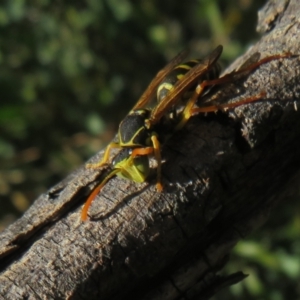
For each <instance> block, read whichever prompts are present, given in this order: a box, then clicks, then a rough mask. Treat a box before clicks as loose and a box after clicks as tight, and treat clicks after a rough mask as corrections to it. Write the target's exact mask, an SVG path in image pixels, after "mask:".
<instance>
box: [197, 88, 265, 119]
mask: <svg viewBox="0 0 300 300" xmlns="http://www.w3.org/2000/svg"><path fill="white" fill-rule="evenodd" d="M265 96H266V93H265V92H261V93H260V94H258V95H255V96H252V97H249V98H246V99H243V100H240V101H237V102H233V103H225V104H220V105H211V106H206V107H205V106H204V107H197V108H193V109H192V110H191V113H192V115H194V114H198V113H208V112H216V111H218V110H224V109H228V108H234V107H237V106H240V105H244V104H248V103H251V102H255V101H258V100H261V99H262V98H263V97H265Z"/></svg>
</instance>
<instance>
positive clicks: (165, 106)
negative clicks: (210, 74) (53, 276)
mask: <svg viewBox="0 0 300 300" xmlns="http://www.w3.org/2000/svg"><path fill="white" fill-rule="evenodd" d="M222 51H223V47H222V46H221V45H219V46H218V47H217V48H216V49H215V50H213V51H212V52H211V53H210V54H209V55H208V56H207V57H206V58H204V59H203V60H201V61H200V62H199V64H197V65H196V66H195V67H194V68H192V69H191V70H190V71H188V72H187V73H186V74H185V76H184V77H183V78H182V79H181V80H178V81H177V82H176V83H175V85H174V87H173V89H172V90H170V92H169V93H168V94H167V95H166V97H165V98H164V99H163V101H161V102H159V103H158V105H157V106H156V107H155V108H154V109H153V110H152V111H151V116H150V118H149V124H150V125H154V124H156V123H157V122H159V120H160V119H161V118H162V117H163V115H164V114H165V113H166V111H168V110H169V109H170V108H171V107H172V106H173V105H174V104H176V102H177V101H179V100H180V97H181V96H182V95H183V94H184V93H185V92H186V91H187V90H188V89H189V88H190V87H191V86H192V85H193V84H194V83H195V82H196V81H197V79H198V78H199V77H200V76H201V75H203V74H205V72H207V71H208V70H209V69H210V67H211V66H212V65H214V64H215V63H216V61H217V60H218V58H219V57H220V55H221V53H222Z"/></svg>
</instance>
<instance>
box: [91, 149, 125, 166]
mask: <svg viewBox="0 0 300 300" xmlns="http://www.w3.org/2000/svg"><path fill="white" fill-rule="evenodd" d="M113 148H121V146H120V144H117V143H110V144H109V145H108V146H107V148H106V149H105V152H104V154H103V158H102V160H101V161H100V162H98V163H95V164H87V165H86V168H89V169H97V168H100V167H102V166H103V165H105V164H106V163H107V162H108V159H109V153H110V150H111V149H113Z"/></svg>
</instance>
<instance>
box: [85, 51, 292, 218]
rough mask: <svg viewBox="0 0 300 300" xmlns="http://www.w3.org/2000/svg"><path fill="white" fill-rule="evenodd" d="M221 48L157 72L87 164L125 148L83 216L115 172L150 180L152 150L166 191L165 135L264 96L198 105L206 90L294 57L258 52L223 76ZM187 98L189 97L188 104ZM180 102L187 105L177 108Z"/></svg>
mask: <svg viewBox="0 0 300 300" xmlns="http://www.w3.org/2000/svg"><path fill="white" fill-rule="evenodd" d="M222 50H223V47H222V46H221V45H219V46H218V47H216V48H215V49H214V50H213V51H212V52H211V53H210V54H209V55H208V56H207V57H205V58H204V59H197V60H191V61H188V62H186V63H181V62H182V61H183V60H184V59H185V57H186V56H187V51H183V52H181V53H179V54H178V55H177V56H176V57H174V58H173V59H172V60H171V61H170V62H169V64H167V65H166V66H165V67H164V68H163V69H162V70H161V71H159V72H158V73H157V75H156V76H155V77H154V79H153V80H152V82H151V83H150V85H149V86H148V88H147V89H146V90H145V92H144V93H143V94H142V96H141V97H140V99H139V100H138V102H137V103H136V104H135V106H134V107H133V109H132V110H131V111H130V112H129V114H128V115H127V116H126V117H125V118H124V119H123V121H122V122H121V123H120V125H119V129H118V134H117V139H116V140H114V141H113V142H111V143H110V144H109V145H108V146H107V148H106V150H105V152H104V155H103V158H102V160H101V161H100V162H98V163H95V164H88V165H87V168H93V169H97V168H101V167H102V166H103V165H105V164H107V163H108V161H109V155H110V151H111V150H112V149H113V148H120V149H121V151H120V152H119V153H118V154H117V155H116V156H115V157H114V158H113V160H112V162H111V171H110V172H109V173H108V175H107V176H106V177H104V179H103V180H102V181H101V183H100V184H98V185H97V186H96V187H95V188H94V190H93V191H92V193H91V194H90V195H89V197H88V199H87V201H86V203H85V205H84V207H83V210H82V213H81V219H82V220H83V221H85V220H86V219H87V214H88V209H89V206H90V205H91V203H92V201H93V200H94V199H95V197H96V196H97V194H98V193H99V192H100V191H101V189H102V188H103V186H104V185H105V184H106V183H107V182H108V181H109V180H110V179H111V178H112V177H114V176H119V177H122V178H126V179H129V180H131V181H134V182H137V183H141V182H144V181H146V180H147V178H148V176H149V173H150V167H149V157H150V155H153V156H154V158H155V160H156V162H157V167H156V169H157V170H156V173H157V179H156V188H157V190H158V191H162V189H163V185H162V182H161V140H164V138H165V136H166V135H171V134H172V133H173V132H175V131H177V130H180V129H181V128H182V127H184V126H185V124H186V123H187V121H188V120H189V119H190V117H191V116H192V115H194V114H198V113H207V112H215V111H218V110H221V109H226V108H233V107H236V106H239V105H242V104H246V103H251V102H254V101H256V100H259V99H261V98H263V96H264V95H265V93H264V92H262V93H260V94H258V95H255V96H253V97H250V98H247V99H244V100H241V101H238V102H235V103H226V104H221V105H208V106H207V105H204V106H196V102H197V100H198V99H199V98H201V96H203V95H204V94H205V93H206V91H207V89H209V88H210V87H212V86H215V85H220V84H224V83H227V82H232V81H234V80H235V78H236V76H238V75H239V74H244V73H247V72H251V71H252V70H254V69H256V68H257V67H259V66H260V65H261V64H264V63H266V62H269V61H271V60H274V59H279V58H283V57H288V56H291V55H290V54H278V55H273V56H268V57H266V58H263V59H261V60H258V58H259V56H258V58H257V55H256V57H255V58H253V57H252V58H251V59H250V60H248V61H246V63H244V64H243V65H242V67H241V68H240V69H238V70H234V71H232V72H231V73H229V74H226V75H224V76H222V77H219V75H220V66H219V64H218V59H219V57H220V55H221V53H222ZM187 94H188V96H186V95H187ZM186 97H187V99H185V98H186ZM154 98H156V100H157V102H156V105H155V106H154V107H153V108H146V106H147V105H148V104H149V103H150V102H151V100H152V99H154ZM182 99H184V102H183V103H182ZM179 106H180V107H182V108H181V109H179V113H178V108H179ZM165 124H168V125H167V127H168V128H163V127H165ZM168 132H171V134H170V133H168ZM165 133H167V134H165Z"/></svg>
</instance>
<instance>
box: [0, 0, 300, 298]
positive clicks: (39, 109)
mask: <svg viewBox="0 0 300 300" xmlns="http://www.w3.org/2000/svg"><path fill="white" fill-rule="evenodd" d="M26 2H27V3H25V0H13V1H12V0H6V1H4V4H2V5H1V6H0V207H1V210H0V230H3V229H4V228H5V227H6V226H7V225H8V224H9V223H11V222H13V221H14V220H15V219H16V218H18V217H19V216H20V215H22V213H23V212H24V211H25V210H26V209H27V208H28V206H29V205H30V203H31V202H32V201H33V200H34V199H35V198H36V197H37V196H38V195H39V194H40V193H42V192H44V191H46V190H47V189H48V188H49V187H51V186H52V185H53V184H55V183H57V182H58V181H60V180H61V179H62V178H64V177H65V176H66V175H67V174H69V173H70V172H71V171H72V170H74V169H75V168H77V167H78V166H80V165H82V164H83V163H84V162H85V161H86V160H87V159H88V158H89V157H90V156H92V155H93V154H95V153H96V152H97V151H99V150H100V149H102V148H103V147H105V145H106V144H107V143H108V142H109V141H110V139H111V138H112V137H113V135H114V134H115V132H116V130H117V127H118V123H119V121H120V120H121V119H122V118H123V117H124V115H125V114H126V113H127V112H128V110H129V109H130V107H132V106H133V105H134V103H135V102H136V101H137V99H138V98H139V95H140V94H141V93H142V91H143V90H144V89H145V88H146V87H147V84H148V83H149V82H150V80H151V79H152V78H153V76H154V75H155V74H156V73H157V71H158V70H159V69H160V68H162V67H163V66H164V65H165V64H166V63H167V62H168V60H170V59H171V58H172V57H173V56H174V55H176V54H177V53H178V52H179V51H180V50H182V49H184V48H186V47H190V48H191V50H192V53H191V57H196V58H201V57H203V56H204V55H206V54H207V53H209V51H211V50H212V49H213V47H215V46H217V45H218V44H222V45H223V46H224V53H223V55H222V62H223V64H224V65H227V64H228V63H229V62H230V61H232V60H233V59H234V58H236V57H237V56H238V55H239V54H240V53H242V52H243V51H245V49H247V47H249V46H250V45H251V43H254V42H255V40H257V39H258V38H259V36H258V35H257V34H256V33H255V26H256V22H257V11H258V9H259V8H261V7H262V6H263V5H264V3H265V1H258V0H255V1H254V0H227V1H224V0H219V1H216V0H198V1H194V0H193V1H185V2H183V1H170V0H166V1H160V0H141V1H133V0H132V1H129V0H127V1H126V0H103V1H99V0H89V1H76V0H73V1H70V0H65V1H55V0H54V1H50V0H35V1H33V0H31V1H26ZM297 200H298V199H287V201H286V203H282V204H280V206H279V207H278V208H277V209H276V211H274V214H273V215H272V216H271V218H270V221H269V222H268V224H266V225H265V226H264V227H263V228H261V229H260V230H259V232H257V233H256V234H255V235H252V236H251V237H249V238H248V239H247V240H244V241H242V242H240V243H239V244H238V245H237V247H236V248H235V250H234V252H233V257H232V259H231V262H230V264H228V266H227V268H226V270H225V273H227V274H228V272H235V271H237V270H242V271H243V272H244V273H247V274H249V275H250V276H249V277H248V278H247V279H246V280H244V281H243V282H242V283H241V284H238V285H235V286H233V287H231V288H230V289H229V290H227V291H224V292H223V293H220V294H219V295H218V297H215V298H214V299H274V300H281V299H300V285H297V282H299V279H300V213H299V211H300V209H299V208H300V207H299V206H300V205H299V204H298V202H299V201H297Z"/></svg>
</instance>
